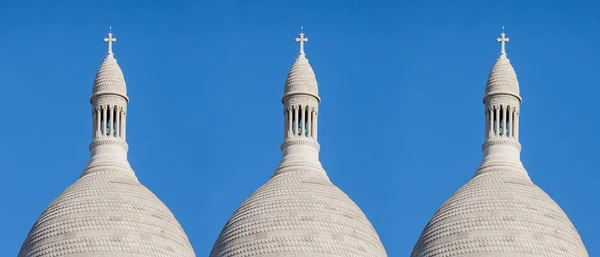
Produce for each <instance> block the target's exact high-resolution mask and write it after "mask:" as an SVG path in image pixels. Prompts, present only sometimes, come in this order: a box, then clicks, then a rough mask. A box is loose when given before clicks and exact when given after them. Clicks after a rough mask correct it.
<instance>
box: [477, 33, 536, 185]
mask: <svg viewBox="0 0 600 257" xmlns="http://www.w3.org/2000/svg"><path fill="white" fill-rule="evenodd" d="M496 41H497V42H498V43H501V46H502V47H501V51H500V57H499V58H498V59H497V60H496V63H495V64H494V66H493V67H492V70H491V71H490V75H489V77H488V81H487V84H486V89H485V93H486V94H485V97H484V98H483V102H484V104H485V142H484V144H483V152H484V159H483V162H482V164H481V166H480V168H479V170H478V171H477V173H476V174H480V173H482V172H485V171H486V170H488V169H487V167H489V166H490V165H494V164H497V163H504V164H506V163H509V164H512V165H513V166H515V167H518V168H520V169H521V170H522V171H523V172H526V171H525V169H524V168H523V165H522V164H521V161H520V153H521V144H520V143H519V116H520V106H521V102H522V99H521V96H520V95H519V91H520V90H519V81H518V79H517V74H516V73H515V70H514V68H513V67H512V65H511V64H510V61H509V59H508V58H506V48H505V44H506V43H507V42H508V41H509V39H508V37H506V33H504V27H503V28H502V34H500V38H498V39H497V40H496Z"/></svg>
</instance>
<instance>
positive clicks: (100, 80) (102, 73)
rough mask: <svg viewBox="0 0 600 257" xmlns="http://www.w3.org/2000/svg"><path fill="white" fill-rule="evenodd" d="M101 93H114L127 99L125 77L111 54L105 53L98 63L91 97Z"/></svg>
mask: <svg viewBox="0 0 600 257" xmlns="http://www.w3.org/2000/svg"><path fill="white" fill-rule="evenodd" d="M103 94H116V95H120V96H123V97H125V98H126V99H127V86H126V84H125V77H124V76H123V71H121V67H119V64H118V63H117V59H115V58H114V57H113V55H112V54H109V55H107V56H106V58H105V59H104V62H102V65H100V69H98V72H97V73H96V80H94V86H93V87H92V98H93V97H95V96H99V95H103Z"/></svg>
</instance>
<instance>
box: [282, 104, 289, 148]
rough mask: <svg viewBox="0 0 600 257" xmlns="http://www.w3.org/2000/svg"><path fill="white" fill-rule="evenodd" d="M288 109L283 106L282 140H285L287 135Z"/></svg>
mask: <svg viewBox="0 0 600 257" xmlns="http://www.w3.org/2000/svg"><path fill="white" fill-rule="evenodd" d="M287 131H288V110H287V108H283V140H286V139H287V137H288V132H287Z"/></svg>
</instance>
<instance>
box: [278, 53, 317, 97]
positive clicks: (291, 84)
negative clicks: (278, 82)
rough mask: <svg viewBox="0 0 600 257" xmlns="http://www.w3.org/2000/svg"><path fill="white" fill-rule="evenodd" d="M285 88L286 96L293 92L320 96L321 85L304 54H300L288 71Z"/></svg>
mask: <svg viewBox="0 0 600 257" xmlns="http://www.w3.org/2000/svg"><path fill="white" fill-rule="evenodd" d="M283 90H284V91H283V93H284V97H286V96H288V95H293V94H309V95H313V96H315V97H317V98H318V96H319V87H318V86H317V78H316V77H315V72H314V71H313V69H312V67H311V66H310V64H309V63H308V59H306V57H305V56H304V55H303V54H301V55H299V56H298V58H297V59H296V61H295V62H294V64H293V65H292V68H291V69H290V71H289V72H288V76H287V80H286V81H285V87H284V89H283Z"/></svg>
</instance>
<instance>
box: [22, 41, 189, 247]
mask: <svg viewBox="0 0 600 257" xmlns="http://www.w3.org/2000/svg"><path fill="white" fill-rule="evenodd" d="M108 35H109V37H108V38H105V39H104V41H105V42H107V43H108V46H109V48H108V49H109V50H108V54H107V57H106V58H105V59H104V62H103V63H102V65H101V66H100V69H99V71H98V73H97V75H96V80H95V81H94V89H93V96H92V101H91V103H92V109H93V110H94V111H93V112H92V120H93V127H92V128H93V129H92V131H93V132H92V138H93V139H92V143H91V144H90V146H89V149H90V160H89V162H88V165H87V167H86V168H85V170H84V171H83V173H82V175H81V176H80V178H79V180H77V181H76V182H75V184H73V185H71V186H70V187H69V188H67V189H66V190H65V191H64V192H63V193H62V194H60V196H58V198H56V199H55V200H54V201H53V202H52V203H51V204H50V206H48V208H46V210H45V211H44V212H43V213H42V215H41V217H40V218H39V219H38V220H37V221H36V222H35V224H34V225H33V228H31V230H30V231H29V234H28V235H27V238H26V239H25V242H24V243H23V245H22V247H21V250H20V251H19V255H18V256H19V257H63V256H65V257H66V256H69V257H89V256H106V257H108V256H110V257H134V256H139V257H142V256H143V257H194V256H195V254H194V251H193V249H192V247H191V245H190V243H189V241H188V238H187V236H186V234H185V232H184V231H183V229H182V228H181V226H180V225H179V223H178V222H177V220H176V219H175V217H174V216H173V214H172V213H171V211H169V209H168V208H167V207H166V206H165V205H164V204H163V203H162V202H161V201H160V200H159V199H158V198H157V197H156V196H155V195H154V194H153V193H152V192H150V190H148V189H147V188H146V187H144V186H143V185H142V184H140V182H139V181H138V179H137V177H136V176H135V173H134V172H133V170H132V169H131V166H130V165H129V162H128V161H127V151H128V145H127V142H126V140H125V133H126V125H125V124H126V118H127V116H128V115H126V109H127V101H126V100H123V98H120V97H115V95H120V96H122V97H124V98H125V99H127V96H126V92H127V90H126V88H125V79H124V78H123V72H121V68H119V65H118V64H117V61H116V60H115V59H114V57H113V54H112V43H113V42H115V41H116V39H115V38H113V37H112V33H109V34H108ZM101 110H103V111H101ZM115 124H118V125H115Z"/></svg>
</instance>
